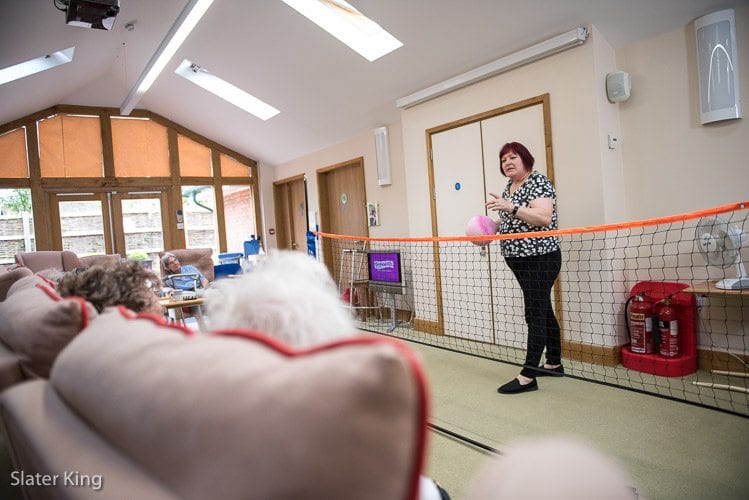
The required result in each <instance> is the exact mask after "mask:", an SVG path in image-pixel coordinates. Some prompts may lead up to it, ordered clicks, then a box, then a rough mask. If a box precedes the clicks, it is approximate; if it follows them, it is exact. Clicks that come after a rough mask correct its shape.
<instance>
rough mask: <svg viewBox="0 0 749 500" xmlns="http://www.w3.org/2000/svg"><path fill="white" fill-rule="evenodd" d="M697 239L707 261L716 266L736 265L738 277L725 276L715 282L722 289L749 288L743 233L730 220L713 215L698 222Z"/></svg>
mask: <svg viewBox="0 0 749 500" xmlns="http://www.w3.org/2000/svg"><path fill="white" fill-rule="evenodd" d="M694 236H695V239H696V240H697V246H698V247H699V249H700V253H701V254H702V257H704V259H705V261H706V262H707V263H708V264H709V265H711V266H715V267H730V266H732V265H734V264H735V265H736V276H737V277H736V278H725V279H722V280H720V281H718V282H717V283H716V284H715V287H716V288H720V289H721V290H744V289H747V288H749V275H747V273H746V268H745V267H744V261H743V260H742V259H741V246H742V245H741V244H742V240H743V239H744V238H743V233H742V232H741V231H739V230H738V229H736V228H735V227H734V226H732V225H731V224H729V223H728V221H726V220H724V219H722V218H721V217H718V216H716V215H711V216H709V217H703V218H702V219H700V221H699V222H698V223H697V229H695V234H694Z"/></svg>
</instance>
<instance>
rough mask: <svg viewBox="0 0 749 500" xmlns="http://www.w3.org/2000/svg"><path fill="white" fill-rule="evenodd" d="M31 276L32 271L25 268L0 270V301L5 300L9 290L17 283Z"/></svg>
mask: <svg viewBox="0 0 749 500" xmlns="http://www.w3.org/2000/svg"><path fill="white" fill-rule="evenodd" d="M31 275H32V272H31V270H30V269H28V268H25V267H17V268H15V269H10V270H5V269H2V270H0V301H3V300H5V297H6V296H7V295H8V290H9V289H10V287H11V286H13V284H14V283H15V282H16V281H18V280H20V279H22V278H25V277H27V276H31Z"/></svg>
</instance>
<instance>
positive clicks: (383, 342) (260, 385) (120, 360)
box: [50, 308, 426, 500]
mask: <svg viewBox="0 0 749 500" xmlns="http://www.w3.org/2000/svg"><path fill="white" fill-rule="evenodd" d="M229 333H231V335H199V336H193V337H187V336H184V335H175V334H174V333H173V330H172V329H170V328H168V327H166V326H164V325H163V324H161V323H160V322H159V321H154V319H153V318H148V317H145V316H144V315H134V314H133V313H130V312H128V311H126V310H124V309H122V308H119V309H116V310H108V311H105V312H104V313H102V314H101V315H99V317H98V318H97V319H96V321H94V322H92V323H91V325H90V326H89V327H88V328H87V329H86V331H85V332H84V334H83V335H79V336H78V337H77V338H76V339H74V340H73V342H71V344H70V345H69V346H68V348H67V349H65V351H63V352H62V353H61V355H60V357H59V358H58V360H57V363H55V366H54V368H53V370H52V375H51V378H50V383H51V384H52V385H53V387H54V388H55V390H56V391H57V393H59V394H60V396H61V397H62V399H63V400H64V401H66V402H67V404H68V405H69V406H70V407H71V408H72V410H73V411H74V412H75V413H76V414H78V415H80V416H81V418H82V419H84V420H85V421H87V422H88V423H89V425H91V426H92V427H93V428H95V429H96V431H97V432H98V433H99V434H100V435H101V436H102V437H103V439H105V440H106V441H108V442H110V443H111V444H112V445H113V446H114V447H119V448H120V449H121V450H123V453H125V454H126V455H128V456H129V457H130V458H131V460H133V461H135V462H138V463H140V464H142V466H143V467H144V468H145V469H147V470H149V471H150V472H151V473H152V474H153V476H154V477H155V478H156V479H157V480H159V481H160V482H162V483H163V484H165V485H167V486H168V487H169V489H170V490H172V491H174V492H175V493H176V494H177V496H179V497H181V498H222V499H241V498H274V499H296V498H305V499H312V500H322V499H326V500H327V499H332V498H356V499H357V500H368V499H372V500H374V499H378V500H380V499H383V498H392V499H412V498H414V496H415V494H416V488H417V484H418V477H419V472H420V470H421V466H422V460H423V453H424V440H425V432H426V431H425V429H426V425H425V421H426V420H425V419H426V395H425V386H424V379H423V375H422V371H421V368H420V366H419V364H418V362H417V361H416V360H415V358H414V356H413V355H412V354H411V353H410V351H408V349H406V348H405V347H404V346H403V344H402V343H400V342H397V341H393V340H391V339H381V338H376V339H372V338H356V339H352V340H347V341H341V342H338V343H335V344H328V345H324V346H321V347H319V348H316V349H311V350H306V351H294V350H291V349H290V348H288V347H286V346H285V345H282V344H280V343H278V342H277V341H273V340H271V339H269V338H268V337H265V336H263V335H260V334H257V333H253V332H229ZM124 337H127V342H123V341H122V339H123V338H124Z"/></svg>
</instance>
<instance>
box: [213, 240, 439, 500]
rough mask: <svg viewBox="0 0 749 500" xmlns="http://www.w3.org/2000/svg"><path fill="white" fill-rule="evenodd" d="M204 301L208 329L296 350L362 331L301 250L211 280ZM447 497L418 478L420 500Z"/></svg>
mask: <svg viewBox="0 0 749 500" xmlns="http://www.w3.org/2000/svg"><path fill="white" fill-rule="evenodd" d="M206 302H207V308H208V314H209V316H210V318H211V327H212V328H213V329H215V330H220V329H231V328H243V329H249V330H255V331H257V332H262V333H265V334H266V335H269V336H272V337H275V338H277V339H278V340H280V341H282V342H284V343H285V344H287V345H288V346H290V347H295V348H297V349H302V348H308V347H312V346H314V345H316V344H321V343H325V342H333V341H336V340H338V339H341V338H346V337H353V336H356V335H359V334H360V333H361V332H360V331H359V330H357V328H356V326H355V325H354V320H353V318H352V316H351V313H350V311H349V309H348V308H347V307H346V305H345V304H344V303H343V302H342V301H341V299H340V297H339V295H338V289H337V287H336V285H335V282H334V281H333V278H332V277H331V275H330V273H329V272H328V268H327V267H325V265H324V264H323V263H322V262H319V261H317V260H315V259H314V258H312V257H310V256H308V255H306V254H303V253H300V252H291V251H281V252H276V253H274V254H273V255H271V256H270V257H269V258H267V259H266V260H264V261H262V262H260V263H258V265H257V267H255V268H254V270H253V271H252V272H251V273H247V274H243V275H241V276H240V277H238V278H237V279H232V280H220V281H217V282H215V283H214V284H213V285H212V286H211V290H210V291H209V292H207V293H206ZM449 498H450V496H449V495H448V493H447V492H446V491H445V490H444V489H442V487H440V486H439V485H437V483H436V482H434V480H432V479H431V478H427V477H424V476H421V477H420V479H419V500H449Z"/></svg>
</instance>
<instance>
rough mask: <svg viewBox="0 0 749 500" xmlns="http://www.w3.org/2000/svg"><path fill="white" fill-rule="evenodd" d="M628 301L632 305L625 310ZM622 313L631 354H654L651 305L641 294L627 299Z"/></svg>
mask: <svg viewBox="0 0 749 500" xmlns="http://www.w3.org/2000/svg"><path fill="white" fill-rule="evenodd" d="M630 301H632V305H631V306H630V307H629V310H627V306H629V303H630ZM624 311H625V315H626V325H627V332H629V348H630V349H631V350H632V352H636V353H639V354H650V353H654V352H655V343H654V341H653V326H654V325H653V304H652V303H651V302H650V301H648V300H647V299H646V298H645V296H644V294H642V293H641V294H638V295H636V296H634V297H630V298H629V299H627V303H626V304H625V305H624Z"/></svg>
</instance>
